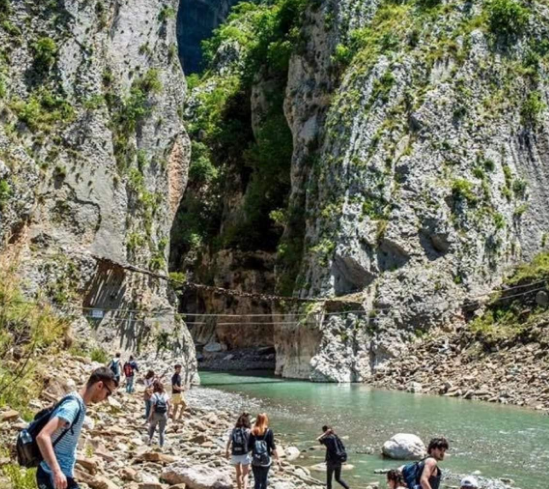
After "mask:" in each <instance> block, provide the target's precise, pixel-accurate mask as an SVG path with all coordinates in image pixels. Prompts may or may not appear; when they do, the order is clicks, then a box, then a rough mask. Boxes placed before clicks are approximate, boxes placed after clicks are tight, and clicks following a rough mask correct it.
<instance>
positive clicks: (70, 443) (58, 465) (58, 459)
mask: <svg viewBox="0 0 549 489" xmlns="http://www.w3.org/2000/svg"><path fill="white" fill-rule="evenodd" d="M117 387H118V383H117V382H116V379H115V376H114V374H113V372H112V370H110V369H109V368H106V367H100V368H98V369H96V370H94V371H93V373H92V374H91V375H90V378H89V379H88V382H87V383H86V385H85V386H84V387H83V388H82V389H80V391H79V392H74V393H71V394H69V395H68V396H66V397H65V398H64V399H63V400H62V401H61V403H60V404H59V405H58V407H57V408H56V409H55V410H54V411H53V413H52V415H51V417H50V419H49V421H48V422H47V424H46V425H45V426H44V428H42V430H41V431H40V433H39V434H38V436H37V438H36V441H37V443H38V447H39V449H40V453H41V455H42V457H43V459H44V460H43V461H42V462H41V463H40V465H39V466H38V470H37V472H36V482H37V484H38V488H39V489H77V488H78V487H79V486H78V484H77V482H76V481H75V480H74V476H73V472H74V465H75V463H76V448H77V445H78V438H79V437H80V431H81V429H82V424H83V423H84V417H85V416H86V407H87V406H88V405H89V404H96V403H98V402H101V401H104V400H105V399H107V397H109V396H110V395H111V394H112V393H113V392H114V391H115V390H116V388H117ZM69 427H70V429H69V430H68V431H67V428H69ZM65 431H66V433H65V434H64V435H63V436H62V438H60V436H61V435H62V434H63V432H65ZM58 439H59V441H58V442H57V440H58ZM54 445H55V446H54Z"/></svg>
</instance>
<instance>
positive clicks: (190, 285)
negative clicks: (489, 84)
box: [91, 255, 545, 312]
mask: <svg viewBox="0 0 549 489" xmlns="http://www.w3.org/2000/svg"><path fill="white" fill-rule="evenodd" d="M91 257H92V258H93V259H95V260H97V261H103V262H107V263H112V264H113V265H115V266H118V267H120V268H123V269H125V270H129V271H131V272H134V273H141V274H144V275H148V276H151V277H154V278H158V279H161V280H165V281H167V282H171V283H172V284H176V285H179V286H180V287H182V288H187V289H195V290H207V291H209V292H213V293H214V294H221V295H228V296H232V297H245V298H250V299H259V300H263V301H272V302H294V303H322V302H327V301H329V302H342V303H346V302H348V301H347V300H345V299H344V298H343V297H341V298H338V297H333V298H327V297H313V298H301V297H292V296H280V295H276V294H262V293H258V292H243V291H239V290H235V289H227V288H224V287H217V286H214V285H205V284H197V283H194V282H189V281H186V280H184V281H181V280H178V279H175V278H173V277H170V276H169V275H165V274H160V273H156V272H152V271H150V270H146V269H144V268H140V267H137V266H135V265H130V264H127V263H120V262H117V261H115V260H112V259H109V258H104V257H100V256H97V255H91ZM484 268H485V267H484V266H482V267H476V268H474V269H484ZM539 283H545V281H544V280H542V281H539V282H536V283H534V284H524V285H517V286H514V287H509V288H507V289H505V290H512V289H515V288H517V289H518V288H523V287H528V286H533V285H536V284H539ZM499 292H501V291H491V292H486V293H485V294H481V295H480V296H477V297H473V298H471V299H475V298H481V297H486V296H488V295H492V294H496V293H499ZM134 312H139V311H134Z"/></svg>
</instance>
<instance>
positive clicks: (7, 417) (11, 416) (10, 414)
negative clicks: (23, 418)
mask: <svg viewBox="0 0 549 489" xmlns="http://www.w3.org/2000/svg"><path fill="white" fill-rule="evenodd" d="M18 419H19V411H15V410H13V409H12V410H10V411H5V412H3V413H1V414H0V421H17V420H18Z"/></svg>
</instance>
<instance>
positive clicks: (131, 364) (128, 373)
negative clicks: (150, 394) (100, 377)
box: [124, 355, 139, 394]
mask: <svg viewBox="0 0 549 489" xmlns="http://www.w3.org/2000/svg"><path fill="white" fill-rule="evenodd" d="M135 372H139V367H138V366H137V362H136V361H135V360H134V358H133V355H130V359H129V360H128V361H127V362H126V363H125V364H124V375H125V377H126V392H127V393H128V394H131V393H132V392H133V381H134V378H135Z"/></svg>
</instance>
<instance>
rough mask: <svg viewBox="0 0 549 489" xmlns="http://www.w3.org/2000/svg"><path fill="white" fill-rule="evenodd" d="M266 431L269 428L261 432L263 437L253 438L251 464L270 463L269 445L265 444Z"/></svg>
mask: <svg viewBox="0 0 549 489" xmlns="http://www.w3.org/2000/svg"><path fill="white" fill-rule="evenodd" d="M268 433H269V430H266V431H265V433H264V434H263V438H257V437H256V438H255V442H254V446H253V449H252V465H255V466H256V467H269V466H270V465H271V457H270V455H269V447H268V446H267V441H266V438H267V434H268Z"/></svg>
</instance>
